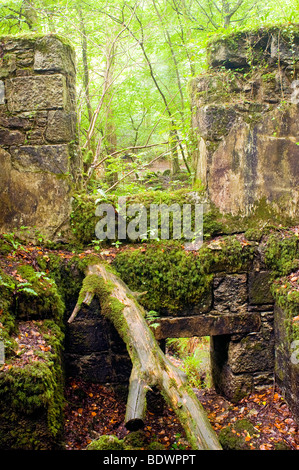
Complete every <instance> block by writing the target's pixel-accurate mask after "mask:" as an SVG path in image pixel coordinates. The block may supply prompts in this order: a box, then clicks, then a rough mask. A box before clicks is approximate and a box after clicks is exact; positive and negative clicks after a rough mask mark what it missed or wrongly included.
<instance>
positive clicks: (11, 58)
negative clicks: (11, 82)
mask: <svg viewBox="0 0 299 470" xmlns="http://www.w3.org/2000/svg"><path fill="white" fill-rule="evenodd" d="M16 68H17V65H16V55H15V54H5V55H4V57H3V58H2V65H1V68H0V78H6V77H8V76H9V75H10V74H11V73H13V72H14V71H15V70H16Z"/></svg>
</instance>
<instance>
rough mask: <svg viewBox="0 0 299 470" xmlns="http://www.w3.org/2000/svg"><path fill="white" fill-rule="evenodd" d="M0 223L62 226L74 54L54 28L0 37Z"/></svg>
mask: <svg viewBox="0 0 299 470" xmlns="http://www.w3.org/2000/svg"><path fill="white" fill-rule="evenodd" d="M0 56H1V61H0V90H1V92H0V164H1V170H2V171H1V176H0V231H1V232H2V233H3V232H12V231H16V230H18V229H20V227H22V226H28V227H29V228H30V231H31V236H32V237H34V235H35V231H36V230H38V231H39V232H41V233H42V234H43V235H44V236H47V237H48V238H49V239H52V238H55V237H56V238H58V237H60V238H61V236H62V234H63V233H62V232H63V231H65V230H67V227H68V225H69V216H70V210H71V188H72V185H73V184H74V182H75V181H76V177H77V176H78V175H77V169H78V167H80V158H79V155H78V139H77V129H76V98H75V95H76V93H75V78H76V70H75V55H74V52H73V49H72V48H71V46H69V45H68V44H67V43H66V42H65V41H64V40H63V39H61V38H59V37H57V36H55V35H49V36H37V35H25V36H22V37H13V36H12V37H0Z"/></svg>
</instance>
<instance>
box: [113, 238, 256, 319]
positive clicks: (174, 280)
mask: <svg viewBox="0 0 299 470" xmlns="http://www.w3.org/2000/svg"><path fill="white" fill-rule="evenodd" d="M253 254H254V249H253V247H251V246H247V247H244V246H243V245H242V244H241V243H240V242H239V241H238V240H237V239H236V237H224V238H223V241H222V243H221V245H220V249H217V250H213V249H210V248H209V246H208V245H207V244H204V245H203V246H202V248H200V249H199V250H198V251H196V252H188V251H185V250H184V248H183V247H182V245H181V244H180V243H179V242H164V243H162V242H156V243H153V244H152V245H149V246H147V248H146V249H145V248H144V247H143V246H141V247H140V248H139V249H137V250H134V251H124V252H122V253H119V254H118V255H117V256H116V258H115V261H114V263H113V266H114V267H115V269H116V270H117V271H118V273H119V275H120V277H121V278H122V279H123V281H124V282H126V284H128V286H129V287H130V289H131V290H133V291H137V292H146V294H145V295H143V296H141V297H140V298H139V303H140V304H141V305H142V306H143V307H144V308H145V309H146V310H148V311H149V310H155V311H157V312H159V313H160V314H163V313H168V314H175V313H176V312H181V311H182V310H183V311H186V310H192V309H193V308H194V307H195V306H198V305H200V304H201V303H206V302H209V298H210V294H211V285H212V284H211V283H212V280H213V273H215V272H217V271H218V272H219V271H229V272H238V271H240V270H244V269H245V268H248V266H249V263H250V262H251V260H252V258H253Z"/></svg>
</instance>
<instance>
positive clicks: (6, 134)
mask: <svg viewBox="0 0 299 470" xmlns="http://www.w3.org/2000/svg"><path fill="white" fill-rule="evenodd" d="M24 141H25V134H22V132H20V131H17V130H9V129H1V128H0V145H3V147H9V146H11V145H22V144H23V143H24Z"/></svg>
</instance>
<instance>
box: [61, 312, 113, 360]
mask: <svg viewBox="0 0 299 470" xmlns="http://www.w3.org/2000/svg"><path fill="white" fill-rule="evenodd" d="M102 323H103V322H101V321H99V320H94V319H93V320H90V319H86V318H85V319H82V320H77V319H76V320H75V321H74V322H72V323H71V324H70V325H69V327H68V331H67V335H66V337H67V344H66V347H67V349H68V352H69V353H71V354H80V355H87V354H90V353H92V352H104V351H107V350H108V349H109V341H108V337H107V335H106V331H105V330H104V329H103V325H102Z"/></svg>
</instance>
